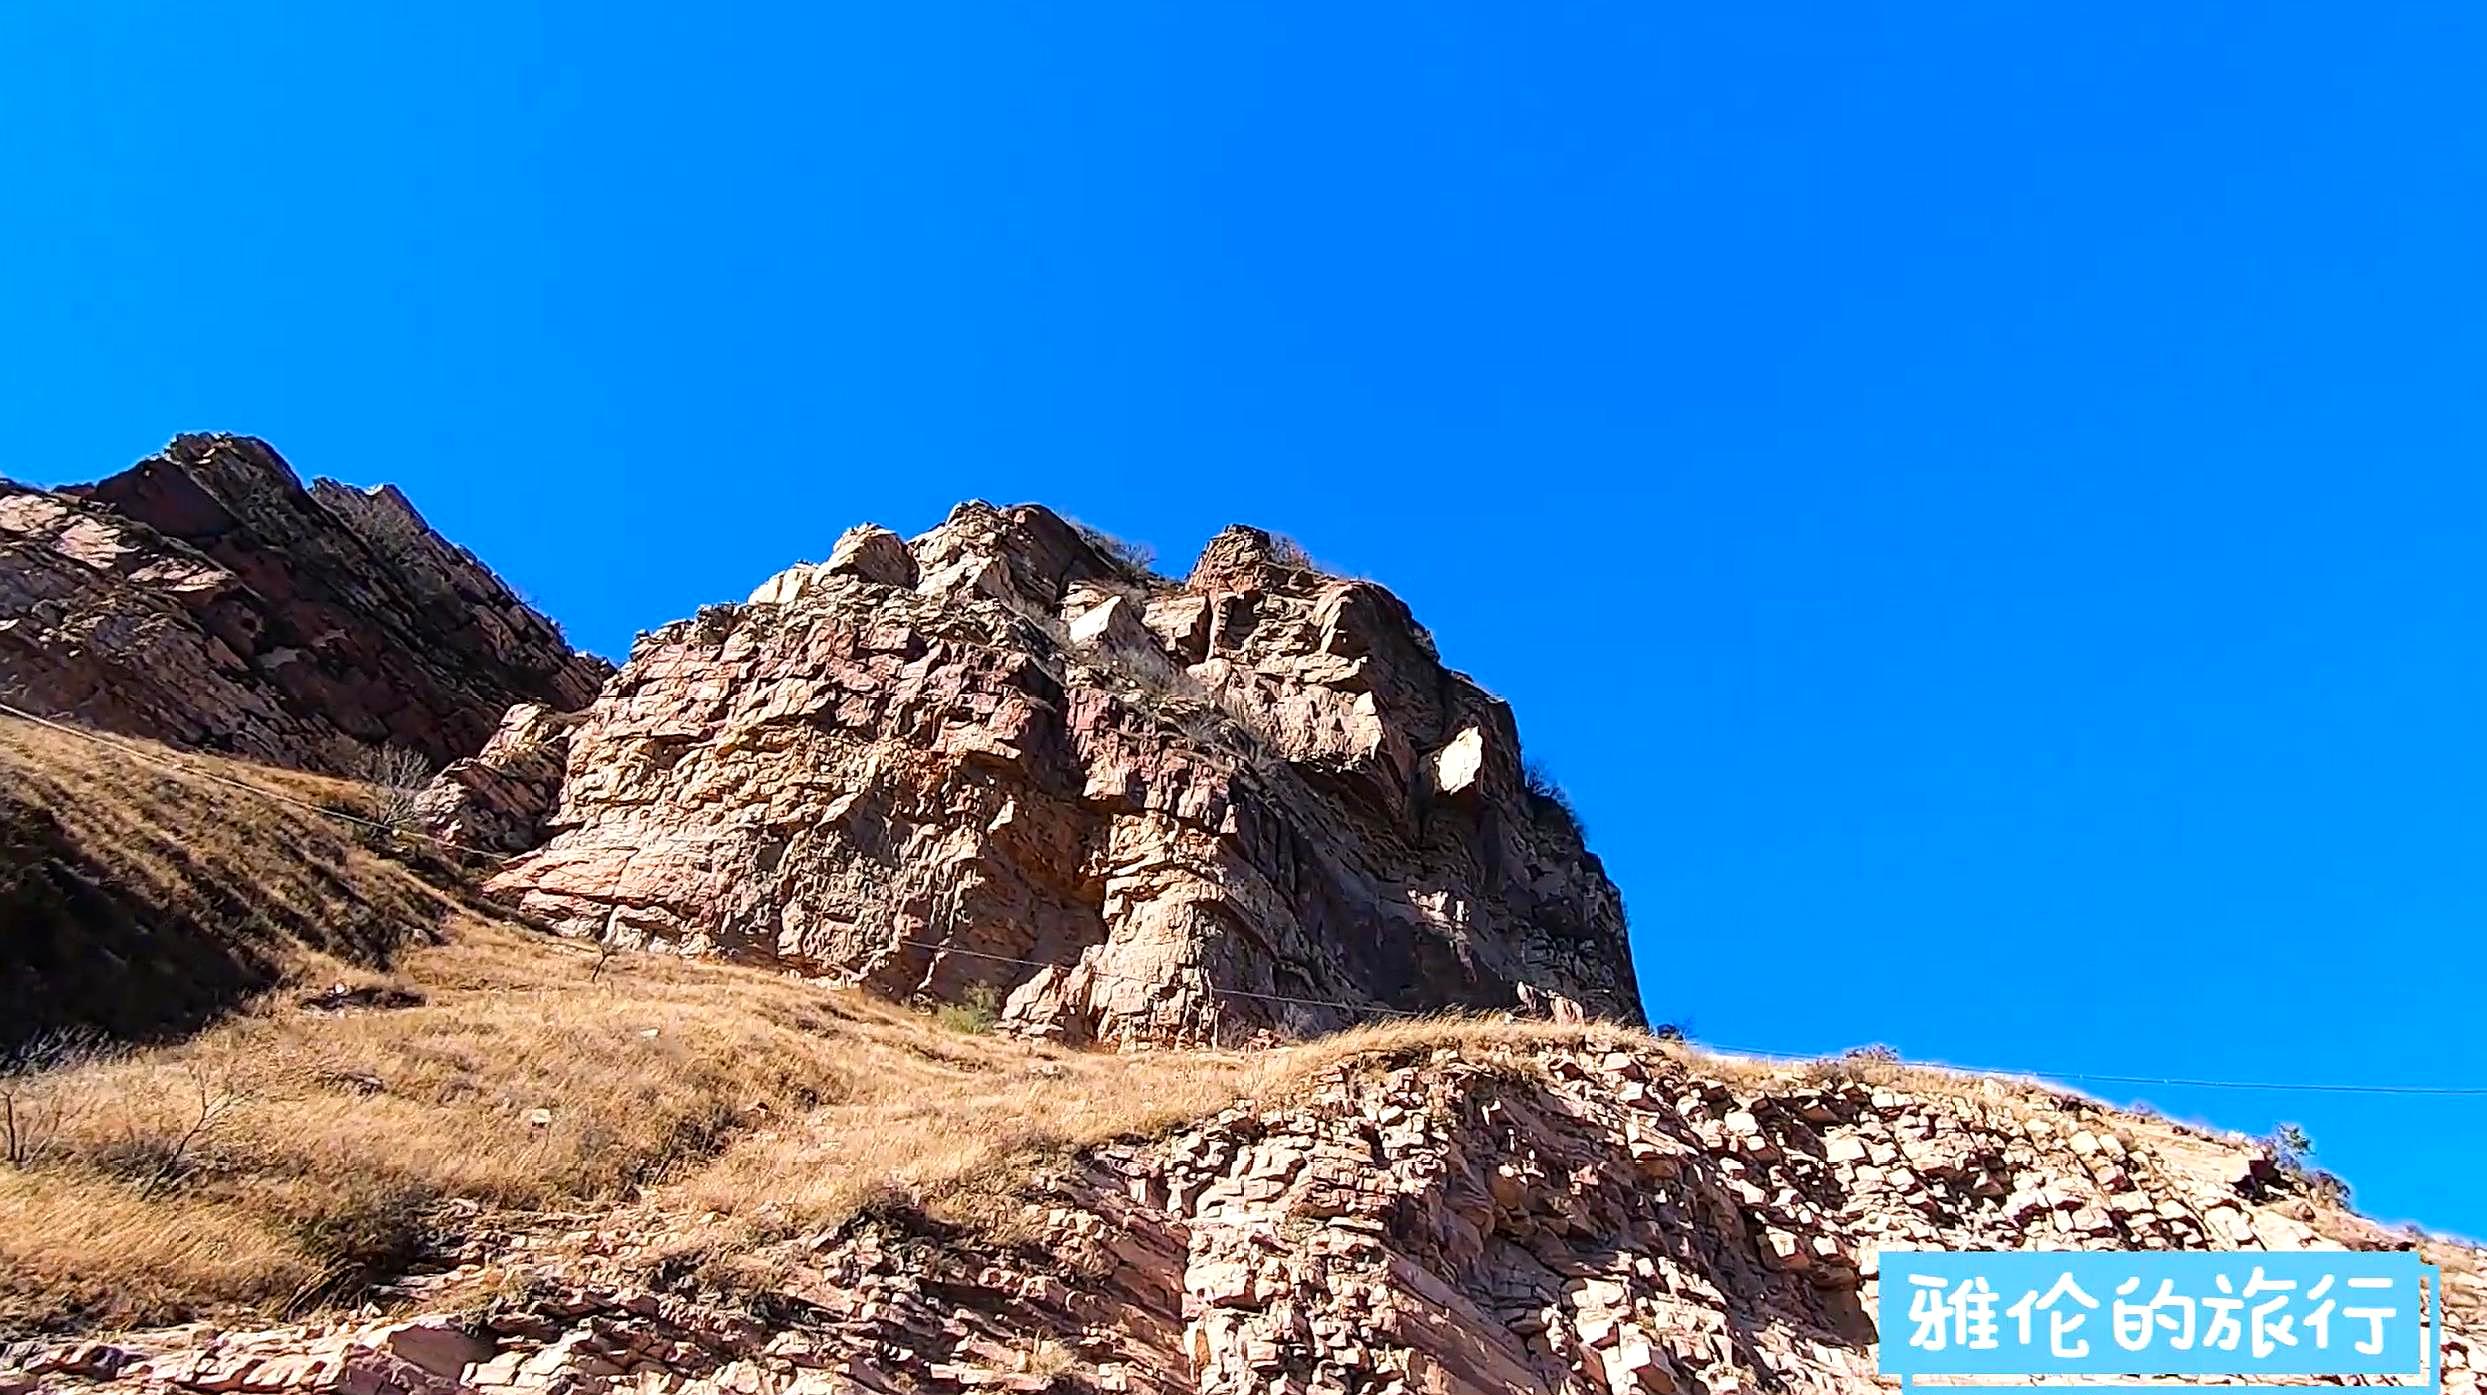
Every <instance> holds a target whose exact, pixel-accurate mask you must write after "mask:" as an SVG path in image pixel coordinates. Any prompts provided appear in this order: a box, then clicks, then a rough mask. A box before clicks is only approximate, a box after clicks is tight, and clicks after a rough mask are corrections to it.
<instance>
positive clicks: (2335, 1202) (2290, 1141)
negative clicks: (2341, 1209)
mask: <svg viewBox="0 0 2487 1395" xmlns="http://www.w3.org/2000/svg"><path fill="white" fill-rule="evenodd" d="M2262 1144H2263V1147H2265V1148H2267V1149H2269V1150H2270V1151H2271V1158H2272V1161H2273V1162H2274V1163H2276V1164H2278V1165H2279V1169H2280V1171H2281V1172H2283V1173H2285V1174H2287V1175H2288V1176H2289V1177H2290V1178H2291V1179H2293V1180H2294V1181H2296V1182H2297V1184H2298V1185H2300V1186H2302V1187H2304V1188H2305V1189H2306V1190H2307V1191H2308V1192H2309V1193H2312V1194H2313V1196H2314V1198H2315V1199H2316V1200H2318V1201H2321V1202H2323V1203H2325V1204H2326V1205H2330V1206H2347V1205H2348V1204H2349V1184H2348V1183H2347V1182H2345V1181H2343V1180H2341V1177H2340V1174H2338V1173H2336V1172H2327V1171H2325V1170H2324V1169H2322V1168H2319V1167H2316V1166H2315V1165H2314V1161H2313V1159H2314V1140H2313V1139H2312V1138H2309V1137H2307V1135H2306V1131H2305V1130H2304V1129H2303V1128H2301V1127H2299V1126H2298V1125H2296V1124H2282V1125H2280V1126H2279V1127H2278V1128H2275V1129H2273V1130H2272V1131H2271V1134H2270V1136H2269V1137H2267V1138H2265V1139H2263V1140H2262Z"/></svg>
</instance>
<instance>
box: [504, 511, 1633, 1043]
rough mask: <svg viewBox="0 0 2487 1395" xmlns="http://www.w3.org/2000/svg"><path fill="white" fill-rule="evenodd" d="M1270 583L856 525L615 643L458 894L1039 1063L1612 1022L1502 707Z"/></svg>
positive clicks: (1590, 904)
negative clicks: (791, 984) (523, 826)
mask: <svg viewBox="0 0 2487 1395" xmlns="http://www.w3.org/2000/svg"><path fill="white" fill-rule="evenodd" d="M1291 556H1292V557H1295V559H1296V560H1295V561H1293V562H1291V561H1289V560H1287V558H1289V557H1291ZM1297 563H1300V556H1299V555H1296V554H1291V553H1289V552H1288V551H1287V549H1284V548H1281V547H1280V546H1278V544H1276V543H1275V542H1274V541H1273V540H1272V539H1271V538H1270V537H1269V535H1267V534H1264V533H1261V532H1259V531H1257V530H1254V529H1249V528H1230V529H1228V530H1227V531H1226V532H1224V533H1221V534H1220V535H1218V537H1217V538H1216V539H1215V540H1213V541H1212V542H1211V543H1210V544H1209V546H1208V548H1207V550H1206V551H1205V552H1204V553H1203V554H1202V556H1201V559H1200V561H1199V563H1198V565H1197V566H1195V567H1194V568H1193V570H1192V573H1191V576H1190V578H1189V579H1188V580H1187V581H1184V582H1181V583H1177V582H1175V581H1172V580H1170V579H1167V578H1164V577H1159V576H1155V575H1153V574H1151V573H1147V572H1145V571H1143V570H1141V569H1138V568H1136V567H1135V566H1133V565H1132V564H1130V563H1129V562H1128V561H1125V560H1122V559H1120V558H1118V556H1117V555H1116V554H1115V553H1114V552H1113V551H1112V550H1111V549H1110V548H1108V547H1106V546H1103V545H1101V544H1100V542H1099V541H1097V540H1095V539H1093V538H1091V537H1089V536H1086V535H1083V534H1082V533H1081V532H1080V531H1079V530H1078V529H1076V528H1074V527H1073V526H1072V525H1070V524H1069V523H1067V522H1065V521H1064V520H1063V519H1061V518H1059V517H1057V516H1056V515H1054V514H1053V513H1051V512H1049V511H1047V510H1045V509H1043V508H1040V507H1036V506H1033V505H1023V506H1020V507H1016V508H1009V509H996V508H993V507H991V506H989V505H985V504H980V503H969V504H962V505H960V506H959V508H958V509H957V510H956V511H954V512H953V513H952V514H951V516H950V518H949V521H947V522H946V523H944V524H942V525H941V526H940V527H938V528H935V529H933V530H932V531H931V532H929V533H926V534H925V535H923V536H922V537H919V538H916V539H914V540H912V541H907V542H902V541H901V540H900V539H899V538H898V537H897V536H896V535H895V534H892V533H890V532H888V531H886V530H883V529H878V528H871V527H865V528H859V529H856V530H854V531H852V532H850V533H849V534H848V535H847V536H846V537H845V538H843V539H842V540H841V541H840V542H839V544H838V546H837V548H836V549H835V551H834V552H833V553H832V554H831V556H830V558H829V560H828V561H827V562H825V563H820V564H807V565H804V566H799V567H796V568H793V569H791V570H789V571H786V572H784V573H781V574H780V575H778V576H776V577H773V578H771V579H770V580H769V581H768V582H767V583H765V584H763V585H762V586H761V587H760V588H759V589H758V590H757V591H756V592H755V593H754V594H753V596H752V598H751V600H750V601H749V602H747V603H745V604H742V605H724V606H711V607H709V608H707V609H705V610H703V611H701V612H700V614H699V615H698V616H697V617H696V618H693V619H690V620H685V621H681V622H678V623H676V624H673V625H668V626H666V627H664V628H663V629H661V630H658V631H656V632H654V633H653V634H650V635H647V636H644V637H643V638H642V640H641V642H640V644H639V645H638V646H637V648H636V649H635V650H634V652H633V654H632V656H631V660H630V662H629V664H628V665H627V666H625V667H624V668H623V670H622V671H621V672H620V673H619V674H618V675H617V676H616V677H615V678H614V679H613V681H612V682H611V683H610V684H608V685H607V686H606V688H605V690H604V693H603V695H602V696H601V697H600V698H599V699H598V700H597V701H596V703H595V705H594V706H593V707H592V708H590V709H589V710H588V711H587V712H586V713H585V714H584V716H583V718H582V719H581V720H580V722H579V723H578V725H577V726H576V728H575V729H574V730H573V731H572V733H571V735H570V743H569V751H568V763H567V768H566V771H565V774H564V777H563V780H562V783H561V790H560V796H559V807H558V809H557V810H556V811H555V812H554V813H553V815H552V817H551V818H550V820H549V821H548V823H547V827H548V829H549V830H550V832H551V835H552V836H551V837H550V839H549V841H547V842H546V843H545V845H544V846H543V847H542V848H541V849H539V850H537V851H536V852H534V853H532V854H530V855H528V856H526V857H524V858H522V859H520V860H519V861H517V862H516V863H514V864H513V865H511V866H509V867H508V868H507V869H505V870H503V871H502V872H500V873H499V874H498V876H497V877H496V878H495V879H494V881H493V883H492V885H493V887H494V889H495V891H496V893H497V894H500V895H502V896H504V897H506V898H509V899H511V900H513V901H515V902H516V903H517V904H518V905H520V906H522V907H523V908H524V909H525V910H526V911H527V912H528V913H530V914H531V915H532V916H533V917H535V918H536V919H538V920H541V921H543V922H545V923H547V924H550V925H552V926H554V927H555V928H557V929H560V930H562V931H564V932H566V933H570V934H574V935H579V936H585V937H593V938H597V939H602V940H605V941H607V942H611V943H617V944H622V945H629V946H654V947H661V948H669V949H674V950H678V951H681V952H685V953H701V954H717V955H723V956H727V957H730V958H734V959H738V960H743V961H747V962H755V963H762V964H770V965H782V966H785V967H788V968H792V969H796V970H799V971H801V972H804V973H807V974H818V975H827V976H834V977H837V978H841V979H847V980H853V981H860V982H865V983H869V984H871V985H873V986H875V987H878V988H880V989H883V990H884V991H888V992H892V993H895V994H898V995H901V996H904V995H908V994H913V993H926V994H930V995H931V996H934V997H938V998H942V999H948V1000H956V999H957V998H958V997H959V996H960V995H961V994H962V993H964V992H965V991H966V990H967V989H968V988H969V987H971V986H973V985H978V984H984V985H990V986H992V987H993V988H995V989H997V990H998V991H999V992H1000V993H1002V994H1003V995H1005V996H1006V998H1007V1002H1006V1005H1005V1016H1006V1018H1007V1020H1008V1021H1010V1022H1011V1023H1012V1024H1013V1025H1015V1026H1016V1027H1018V1028H1020V1029H1022V1030H1025V1031H1029V1032H1032V1033H1036V1034H1040V1035H1047V1036H1053V1037H1057V1038H1061V1039H1065V1040H1069V1041H1074V1042H1077V1041H1088V1040H1105V1041H1116V1042H1136V1041H1147V1042H1165V1041H1190V1042H1225V1043H1228V1044H1232V1043H1235V1042H1238V1041H1241V1040H1245V1039H1248V1038H1249V1037H1250V1035H1251V1034H1252V1033H1253V1032H1254V1031H1256V1030H1259V1029H1265V1028H1276V1029H1281V1030H1285V1031H1294V1032H1312V1031H1321V1030H1328V1029H1332V1028H1336V1027H1340V1026H1344V1025H1348V1024H1350V1023H1352V1022H1355V1021H1359V1020H1363V1019H1365V1018H1366V1017H1368V1016H1369V1015H1370V1014H1369V1013H1368V1012H1367V1011H1366V1009H1367V1008H1368V1007H1371V1006H1387V1007H1391V1008H1397V1009H1431V1008H1442V1007H1470V1008H1497V1009H1518V1010H1523V1011H1528V1012H1531V1013H1535V1014H1541V1015H1548V1016H1554V1017H1558V1018H1562V1017H1570V1018H1573V1019H1578V1018H1580V1017H1582V1016H1584V1015H1585V1016H1599V1017H1606V1018H1612V1019H1619V1020H1630V1021H1637V1020H1638V1014H1639V1011H1640V1009H1639V1003H1638V996H1637V992H1636V990H1635V987H1634V983H1633V978H1632V968H1631V962H1630V959H1629V955H1628V952H1627V948H1626V941H1625V934H1624V919H1623V908H1622V903H1621V900H1620V898H1619V896H1618V895H1617V893H1616V890H1615V888H1614V885H1613V884H1612V883H1611V882H1609V881H1608V880H1607V878H1606V875H1605V872H1604V870H1603V868H1602V867H1601V866H1600V864H1599V862H1598V860H1597V858H1596V857H1595V856H1594V855H1592V854H1591V853H1590V852H1589V851H1588V850H1587V849H1586V848H1585V847H1584V846H1583V845H1582V842H1581V837H1580V832H1579V829H1578V827H1577V826H1576V825H1575V824H1574V822H1573V821H1572V820H1571V818H1570V816H1569V815H1568V813H1566V812H1565V811H1564V810H1563V809H1562V808H1561V806H1560V801H1559V800H1557V799H1555V798H1554V797H1552V796H1551V795H1549V794H1548V793H1546V792H1544V791H1543V790H1542V789H1538V788H1536V787H1535V786H1533V785H1532V783H1531V782H1530V780H1529V779H1528V778H1527V777H1526V776H1525V775H1524V773H1523V764H1522V760H1521V754H1520V744H1519V736H1518V731H1517V728H1516V726H1515V724H1514V722H1513V720H1512V716H1511V712H1510V709H1509V708H1508V707H1506V706H1505V705H1504V704H1503V703H1502V702H1500V701H1499V700H1497V699H1495V698H1494V697H1492V696H1491V695H1489V694H1487V693H1486V692H1485V691H1484V690H1483V689H1481V688H1479V687H1478V686H1477V685H1476V684H1474V683H1472V682H1470V681H1469V680H1468V679H1467V678H1465V677H1463V676H1462V675H1460V674H1458V673H1455V672H1452V671H1450V670H1448V669H1446V668H1444V667H1443V665H1442V663H1441V661H1440V660H1439V658H1438V657H1436V655H1435V653H1434V651H1433V646H1432V641H1431V640H1430V639H1429V638H1428V637H1427V636H1426V634H1425V632H1424V630H1423V629H1422V628H1421V627H1420V626H1418V625H1417V624H1416V622H1415V620H1414V619H1413V618H1412V617H1411V616H1410V615H1409V614H1408V611H1407V608H1406V607H1405V606H1404V605H1402V604H1401V603H1400V602H1399V600H1398V599H1397V598H1396V597H1394V596H1392V595H1391V594H1390V592H1388V591H1387V590H1384V589H1383V588H1381V587H1380V586H1377V585H1374V584H1373V583H1371V582H1367V581H1358V580H1351V579H1346V578H1341V577H1334V576H1328V575H1325V574H1323V573H1321V572H1318V571H1315V570H1313V569H1311V568H1309V567H1307V566H1303V565H1299V564H1297Z"/></svg>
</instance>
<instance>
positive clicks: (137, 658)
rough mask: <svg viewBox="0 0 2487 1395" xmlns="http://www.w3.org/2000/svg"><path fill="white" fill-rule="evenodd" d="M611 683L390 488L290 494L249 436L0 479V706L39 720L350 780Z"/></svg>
mask: <svg viewBox="0 0 2487 1395" xmlns="http://www.w3.org/2000/svg"><path fill="white" fill-rule="evenodd" d="M610 671H611V670H610V666H609V665H607V664H606V663H605V662H604V661H603V660H601V659H597V658H595V657H593V656H590V655H586V654H580V653H576V652H573V651H572V650H571V648H570V647H569V645H568V644H567V643H565V642H564V641H563V640H562V637H561V634H560V632H559V630H557V629H556V628H555V627H554V626H553V624H552V623H551V622H550V621H548V620H546V619H545V618H544V617H543V616H542V615H539V614H537V613H536V611H535V610H534V609H532V608H531V607H529V606H528V605H527V604H526V603H525V602H523V601H521V600H520V599H519V598H518V597H517V595H516V594H514V593H513V592H512V591H511V590H510V589H509V587H508V586H507V585H505V584H503V583H502V582H501V580H500V579H499V578H498V577H495V576H494V575H493V574H492V573H491V571H490V570H488V569H487V568H485V567H484V565H483V564H482V563H481V562H479V561H477V560H476V559H475V557H474V556H473V554H471V553H468V552H467V551H465V550H464V549H462V548H458V547H455V546H453V545H451V544H450V543H448V542H446V541H444V540H443V539H442V538H441V537H440V536H439V535H438V534H437V533H435V532H433V531H432V530H431V528H430V527H429V526H427V525H426V524H425V523H424V521H423V519H422V517H421V516H420V515H419V514H417V513H416V512H415V510H414V508H413V506H412V505H411V504H409V503H408V502H407V501H406V499H405V496H404V495H402V494H400V493H398V492H397V490H395V489H394V488H391V487H387V486H383V487H380V488H377V489H372V490H357V489H352V488H349V487H347V486H344V485H340V484H337V483H335V482H334V481H331V480H319V481H316V482H315V483H314V484H313V485H312V486H311V487H310V488H309V489H305V488H303V486H302V483H301V481H300V480H299V479H298V478H297V477H296V476H295V475H294V472H293V470H292V469H291V468H290V467H289V466H287V465H286V463H285V461H284V460H283V459H282V458H281V457H279V456H278V455H277V454H276V452H275V451H274V450H272V449H270V448H269V447H268V446H267V445H266V444H265V443H263V442H260V441H257V440H253V439H251V438H249V437H241V436H207V435H199V436H182V437H177V438H175V440H174V441H173V443H172V444H171V445H170V446H168V447H166V448H165V451H164V453H163V454H161V455H158V456H155V457H152V458H150V459H148V460H144V461H141V462H140V463H139V464H138V465H136V466H134V467H132V468H131V469H129V470H126V471H124V472H122V473H121V474H118V475H114V476H113V477H111V478H110V479H106V480H103V481H101V482H99V483H96V484H92V485H85V486H76V487H71V488H67V489H61V490H49V491H47V490H39V489H33V488H30V487H27V486H23V485H17V484H12V483H8V482H5V481H0V701H6V702H8V703H10V704H12V705H15V706H18V707H22V708H26V709H29V710H32V711H35V712H37V713H39V714H42V715H45V716H60V717H67V718H70V719H74V720H76V721H79V722H83V723H86V724H88V725H92V726H96V727H101V728H104V729H106V730H111V731H119V732H125V733H128V734H131V735H136V736H146V737H152V738H155V739H158V740H163V741H168V742H172V743H174V744H177V745H182V746H189V747H195V748H198V749H203V750H212V751H220V752H229V753H232V754H236V755H242V756H247V757H250V758H252V759H256V760H263V761H270V762H274V763H278V764H284V765H293V766H299V767H303V768H307V769H314V770H326V771H332V772H338V773H346V774H359V773H361V771H362V767H363V764H364V761H365V759H366V757H367V754H368V753H369V752H371V751H373V750H375V749H378V748H382V747H387V746H400V747H404V748H406V749H408V750H410V751H413V752H416V753H418V754H419V755H420V756H422V757H423V758H424V759H425V760H426V761H428V762H429V763H430V764H432V765H434V766H438V765H440V764H442V763H444V762H447V761H450V760H454V759H457V758H459V757H462V756H467V755H472V754H473V753H475V752H476V751H477V750H478V749H479V748H480V747H481V746H482V745H483V744H484V741H485V739H486V738H487V737H488V736H490V735H491V734H492V732H493V730H494V728H495V727H496V726H497V725H498V724H499V722H500V720H501V714H502V713H503V712H504V711H505V710H506V709H508V708H509V707H510V706H511V704H513V703H519V702H536V703H542V704H544V705H546V706H548V707H550V708H553V709H555V710H573V709H576V708H579V707H583V706H585V705H586V704H587V703H588V702H589V701H590V700H591V699H593V698H594V696H595V694H596V690H597V688H598V687H599V686H600V685H601V684H602V683H603V681H604V678H605V676H606V675H607V674H608V673H609V672H610Z"/></svg>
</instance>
